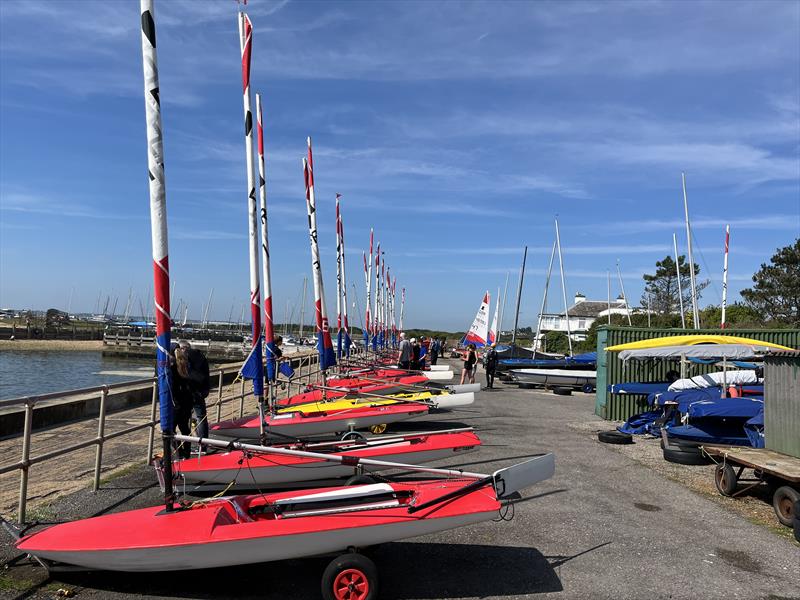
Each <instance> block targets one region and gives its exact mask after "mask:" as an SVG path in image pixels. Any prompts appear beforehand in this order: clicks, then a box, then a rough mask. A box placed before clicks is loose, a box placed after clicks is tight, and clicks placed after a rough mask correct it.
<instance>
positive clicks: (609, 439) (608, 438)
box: [597, 429, 633, 444]
mask: <svg viewBox="0 0 800 600" xmlns="http://www.w3.org/2000/svg"><path fill="white" fill-rule="evenodd" d="M597 439H598V440H600V441H601V442H603V443H604V444H632V443H633V436H632V435H631V434H630V433H622V432H621V431H617V430H616V429H612V430H610V431H598V432H597Z"/></svg>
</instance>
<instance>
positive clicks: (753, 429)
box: [744, 408, 764, 448]
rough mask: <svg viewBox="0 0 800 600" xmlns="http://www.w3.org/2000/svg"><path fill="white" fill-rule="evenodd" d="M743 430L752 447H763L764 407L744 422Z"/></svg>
mask: <svg viewBox="0 0 800 600" xmlns="http://www.w3.org/2000/svg"><path fill="white" fill-rule="evenodd" d="M744 432H745V434H746V435H747V438H748V439H749V440H750V443H751V444H752V445H753V448H763V447H764V409H763V408H762V409H761V412H759V413H758V414H757V415H756V416H755V417H753V418H752V419H750V420H748V421H747V423H745V424H744Z"/></svg>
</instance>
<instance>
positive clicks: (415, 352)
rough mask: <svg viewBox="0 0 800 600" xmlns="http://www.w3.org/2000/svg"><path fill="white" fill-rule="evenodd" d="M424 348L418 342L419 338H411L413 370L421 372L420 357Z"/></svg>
mask: <svg viewBox="0 0 800 600" xmlns="http://www.w3.org/2000/svg"><path fill="white" fill-rule="evenodd" d="M421 351H422V347H421V346H420V345H419V342H417V338H411V370H412V371H419V357H420V352H421Z"/></svg>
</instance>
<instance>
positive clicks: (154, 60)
mask: <svg viewBox="0 0 800 600" xmlns="http://www.w3.org/2000/svg"><path fill="white" fill-rule="evenodd" d="M140 6H141V13H142V17H141V27H142V63H143V66H144V105H145V117H146V121H147V150H148V151H147V170H148V175H149V178H150V235H151V237H152V249H153V284H154V286H155V292H156V293H155V309H156V369H157V372H158V400H159V408H160V417H161V438H162V441H163V446H164V475H165V479H164V504H165V506H166V509H167V511H171V510H172V505H173V503H174V501H175V496H174V494H173V490H172V442H171V436H172V431H173V414H172V389H171V388H172V381H171V370H170V365H169V347H170V338H171V331H170V327H171V322H172V319H171V317H170V313H169V248H168V242H167V195H166V190H165V188H164V146H163V141H162V133H161V99H160V93H159V85H158V54H157V52H156V25H155V20H154V12H153V0H141V3H140Z"/></svg>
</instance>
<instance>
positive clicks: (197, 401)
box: [175, 340, 211, 438]
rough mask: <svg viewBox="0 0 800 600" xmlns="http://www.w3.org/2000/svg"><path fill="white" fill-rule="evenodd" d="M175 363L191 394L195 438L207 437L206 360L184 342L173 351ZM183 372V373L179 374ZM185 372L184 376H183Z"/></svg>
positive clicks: (198, 351) (207, 376)
mask: <svg viewBox="0 0 800 600" xmlns="http://www.w3.org/2000/svg"><path fill="white" fill-rule="evenodd" d="M175 358H176V362H177V363H178V370H179V373H180V375H181V377H184V378H185V379H187V381H188V387H189V393H190V394H191V400H192V405H191V411H193V412H194V417H195V419H196V421H197V425H196V427H195V433H196V434H197V437H201V438H207V437H208V416H207V412H206V397H207V396H208V392H209V390H210V389H211V380H210V377H209V368H208V360H207V359H206V356H205V354H203V353H202V352H201V351H200V350H198V349H196V348H192V346H191V344H190V343H189V342H187V341H186V340H181V341H180V342H179V343H178V348H177V349H176V351H175ZM181 371H183V372H181ZM184 372H185V375H184Z"/></svg>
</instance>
